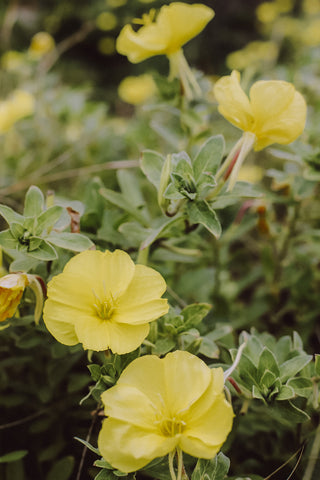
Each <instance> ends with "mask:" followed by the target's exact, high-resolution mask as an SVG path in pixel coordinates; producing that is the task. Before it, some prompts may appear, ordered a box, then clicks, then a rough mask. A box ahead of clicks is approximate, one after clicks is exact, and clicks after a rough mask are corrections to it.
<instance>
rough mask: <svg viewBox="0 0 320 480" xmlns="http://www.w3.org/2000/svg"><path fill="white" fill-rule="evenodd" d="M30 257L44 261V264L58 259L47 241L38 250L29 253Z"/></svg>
mask: <svg viewBox="0 0 320 480" xmlns="http://www.w3.org/2000/svg"><path fill="white" fill-rule="evenodd" d="M28 255H30V257H33V258H37V259H38V260H43V261H44V262H48V261H50V260H55V259H56V258H58V255H57V252H56V250H55V249H54V248H53V246H52V245H50V244H49V243H47V242H46V241H45V240H42V242H41V244H40V245H39V247H38V248H37V249H36V250H33V251H32V252H28Z"/></svg>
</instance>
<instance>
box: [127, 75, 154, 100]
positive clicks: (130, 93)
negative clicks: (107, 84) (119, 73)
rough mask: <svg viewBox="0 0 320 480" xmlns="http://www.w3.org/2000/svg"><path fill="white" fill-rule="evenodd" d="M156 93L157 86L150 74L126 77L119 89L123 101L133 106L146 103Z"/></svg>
mask: <svg viewBox="0 0 320 480" xmlns="http://www.w3.org/2000/svg"><path fill="white" fill-rule="evenodd" d="M156 91H157V88H156V84H155V83H154V80H153V78H152V76H151V75H148V74H145V75H139V76H137V77H133V76H130V77H126V78H124V79H123V80H122V81H121V83H120V85H119V87H118V94H119V97H120V98H121V100H124V101H125V102H127V103H131V104H132V105H140V104H142V103H145V102H146V101H147V100H148V99H149V98H151V97H152V96H153V95H154V94H155V93H156Z"/></svg>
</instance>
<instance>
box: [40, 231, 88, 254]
mask: <svg viewBox="0 0 320 480" xmlns="http://www.w3.org/2000/svg"><path fill="white" fill-rule="evenodd" d="M47 241H48V242H50V243H53V245H55V246H56V247H60V248H65V249H66V250H72V251H73V252H82V251H83V250H88V248H91V247H92V246H93V245H94V244H93V242H92V241H91V240H90V239H89V238H88V237H86V236H85V235H82V234H81V233H70V232H61V233H57V232H51V233H50V235H49V236H48V237H47Z"/></svg>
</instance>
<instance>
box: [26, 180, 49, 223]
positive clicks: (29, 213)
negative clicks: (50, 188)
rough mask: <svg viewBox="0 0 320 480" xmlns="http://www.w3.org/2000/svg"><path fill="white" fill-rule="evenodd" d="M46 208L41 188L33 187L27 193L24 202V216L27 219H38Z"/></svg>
mask: <svg viewBox="0 0 320 480" xmlns="http://www.w3.org/2000/svg"><path fill="white" fill-rule="evenodd" d="M43 208H44V197H43V193H42V192H41V190H40V188H38V187H36V186H35V185H32V186H31V187H30V188H29V190H28V191H27V193H26V197H25V200H24V210H23V215H24V216H25V217H37V216H38V215H40V214H41V213H42V210H43Z"/></svg>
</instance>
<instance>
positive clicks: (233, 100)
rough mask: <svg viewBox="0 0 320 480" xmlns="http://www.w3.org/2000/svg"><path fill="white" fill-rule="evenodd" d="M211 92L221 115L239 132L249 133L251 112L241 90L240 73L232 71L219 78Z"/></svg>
mask: <svg viewBox="0 0 320 480" xmlns="http://www.w3.org/2000/svg"><path fill="white" fill-rule="evenodd" d="M213 91H214V95H215V97H216V99H217V101H218V103H219V106H218V110H219V112H220V113H221V115H223V116H224V117H225V118H226V119H227V120H228V121H229V122H230V123H232V124H233V125H235V126H236V127H238V128H240V129H241V130H244V131H251V130H250V129H251V127H252V125H253V122H254V119H253V112H252V109H251V105H250V102H249V99H248V97H247V95H246V94H245V93H244V91H243V90H242V88H241V85H240V73H239V72H237V71H236V70H234V71H233V72H232V73H231V75H228V76H226V77H222V78H220V79H219V80H218V81H217V82H216V84H215V86H214V89H213Z"/></svg>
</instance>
